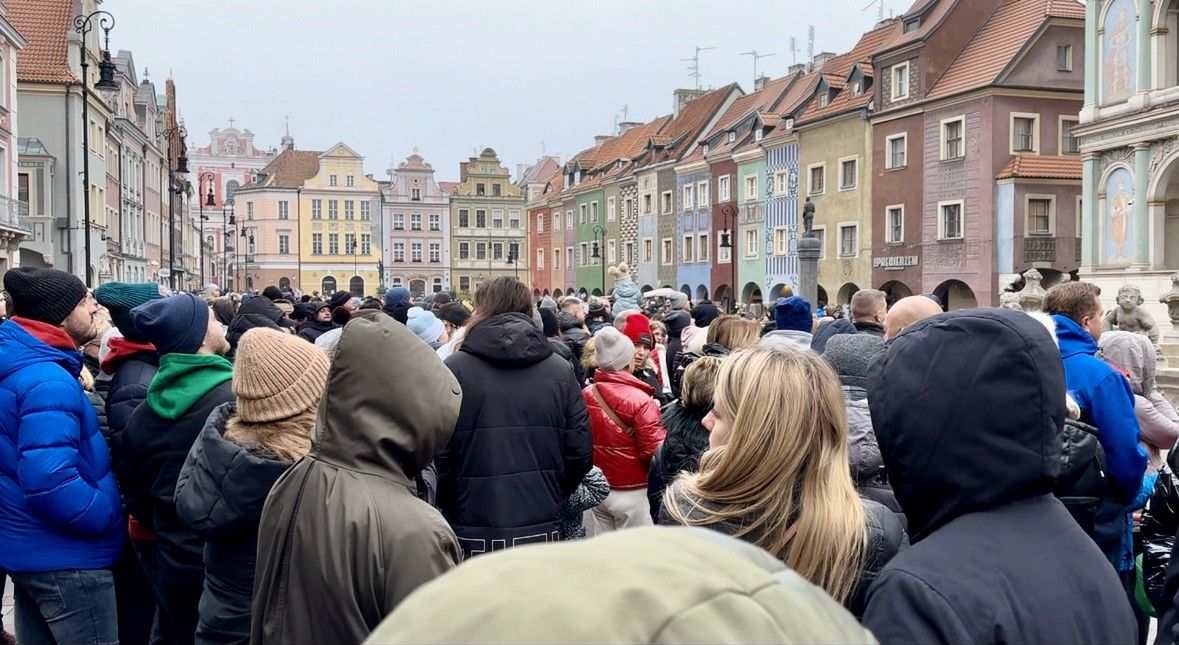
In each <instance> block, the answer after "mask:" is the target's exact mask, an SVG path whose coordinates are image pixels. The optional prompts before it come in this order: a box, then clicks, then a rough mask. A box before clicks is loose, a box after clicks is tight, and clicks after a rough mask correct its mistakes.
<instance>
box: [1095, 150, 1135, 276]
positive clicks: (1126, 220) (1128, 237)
mask: <svg viewBox="0 0 1179 645" xmlns="http://www.w3.org/2000/svg"><path fill="white" fill-rule="evenodd" d="M1133 202H1134V178H1133V177H1132V176H1131V175H1130V171H1129V170H1126V169H1125V168H1119V169H1117V170H1115V171H1113V173H1111V174H1110V176H1109V179H1107V180H1106V183H1105V213H1104V222H1103V224H1104V227H1103V228H1104V229H1105V233H1104V236H1103V240H1102V247H1101V259H1102V261H1103V263H1106V264H1117V263H1121V262H1129V261H1130V255H1131V253H1132V250H1133V248H1134V226H1133V210H1134V205H1133Z"/></svg>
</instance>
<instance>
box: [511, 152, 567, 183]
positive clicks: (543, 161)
mask: <svg viewBox="0 0 1179 645" xmlns="http://www.w3.org/2000/svg"><path fill="white" fill-rule="evenodd" d="M560 171H561V164H560V163H558V162H557V160H556V159H555V158H553V157H547V156H546V157H541V158H540V160H538V161H537V162H536V163H534V164H532V165H531V166H529V167H528V168H526V169H525V170H524V174H523V175H521V177H520V181H519V184H520V185H521V186H527V185H528V184H534V183H538V182H546V181H548V178H549V177H550V176H552V174H553V173H554V172H558V173H559V172H560Z"/></svg>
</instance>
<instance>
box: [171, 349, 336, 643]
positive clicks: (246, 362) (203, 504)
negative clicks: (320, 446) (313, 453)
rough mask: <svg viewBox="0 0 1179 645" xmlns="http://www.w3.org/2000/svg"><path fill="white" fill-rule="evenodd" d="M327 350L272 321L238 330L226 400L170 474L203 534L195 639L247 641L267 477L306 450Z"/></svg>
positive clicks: (186, 513)
mask: <svg viewBox="0 0 1179 645" xmlns="http://www.w3.org/2000/svg"><path fill="white" fill-rule="evenodd" d="M328 366H329V363H328V358H327V355H326V354H324V353H323V352H322V351H320V350H319V349H316V348H315V346H314V345H312V344H310V343H307V342H305V341H303V340H301V339H299V338H295V337H294V336H291V335H290V334H284V333H282V332H279V331H275V330H272V329H251V330H250V331H248V332H246V333H245V334H244V335H243V336H242V340H241V344H240V345H239V346H238V353H237V360H236V361H234V366H233V393H234V396H235V398H236V401H235V402H234V403H226V404H224V405H221V406H220V407H218V408H217V409H216V410H214V411H213V413H212V414H211V415H210V416H209V420H208V422H207V423H206V424H205V427H204V429H202V430H201V434H200V436H198V437H197V440H196V442H195V443H194V444H193V446H192V449H191V450H189V452H188V457H187V458H186V459H185V461H184V466H183V468H181V469H180V477H179V479H178V480H177V482H176V512H177V513H178V514H179V516H180V519H181V520H183V521H184V522H185V524H187V525H188V526H190V527H191V528H192V529H194V530H195V531H197V533H198V534H199V535H200V537H201V538H202V539H204V540H205V548H204V565H205V585H204V591H203V592H202V593H201V601H200V605H199V615H200V619H199V622H198V623H197V629H196V642H198V643H248V642H249V640H250V602H251V599H252V595H253V590H254V565H255V556H256V553H257V549H258V522H259V520H260V519H261V517H262V507H263V504H264V503H265V501H266V496H267V494H268V493H269V492H270V488H271V486H273V485H274V482H275V481H277V480H278V478H279V476H281V475H282V474H283V473H284V472H286V470H287V469H288V468H290V467H291V465H292V464H294V463H295V462H296V461H298V460H299V459H301V458H303V456H304V455H306V454H307V453H308V451H309V450H310V449H311V431H312V428H314V426H315V414H316V409H317V408H318V407H319V401H320V398H321V397H322V395H323V389H324V385H325V383H326V382H327V375H328Z"/></svg>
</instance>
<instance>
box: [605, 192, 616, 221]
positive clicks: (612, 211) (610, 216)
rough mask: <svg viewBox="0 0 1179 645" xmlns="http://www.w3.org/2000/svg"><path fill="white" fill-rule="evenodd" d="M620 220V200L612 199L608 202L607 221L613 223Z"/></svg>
mask: <svg viewBox="0 0 1179 645" xmlns="http://www.w3.org/2000/svg"><path fill="white" fill-rule="evenodd" d="M616 219H618V200H617V198H614V197H611V198H609V199H607V200H606V221H607V222H613V221H614V220H616Z"/></svg>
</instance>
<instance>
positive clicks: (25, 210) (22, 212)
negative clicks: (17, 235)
mask: <svg viewBox="0 0 1179 645" xmlns="http://www.w3.org/2000/svg"><path fill="white" fill-rule="evenodd" d="M0 226H5V227H7V228H12V229H18V230H20V231H22V232H27V233H31V232H32V230H33V228H32V226H31V225H30V224H29V205H28V204H26V203H25V202H21V201H17V200H15V199H12V198H10V197H4V196H3V195H0Z"/></svg>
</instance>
